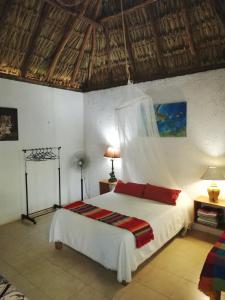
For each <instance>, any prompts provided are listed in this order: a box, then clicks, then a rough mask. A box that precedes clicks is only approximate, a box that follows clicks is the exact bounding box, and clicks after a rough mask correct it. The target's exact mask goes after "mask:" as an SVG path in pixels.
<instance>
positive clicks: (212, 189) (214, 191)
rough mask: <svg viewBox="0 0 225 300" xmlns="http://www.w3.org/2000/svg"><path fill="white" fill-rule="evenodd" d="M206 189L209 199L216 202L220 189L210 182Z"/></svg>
mask: <svg viewBox="0 0 225 300" xmlns="http://www.w3.org/2000/svg"><path fill="white" fill-rule="evenodd" d="M207 191H208V195H209V200H210V201H212V202H218V198H219V194H220V189H219V188H218V186H217V184H215V183H212V184H211V185H210V186H209V187H208V189H207Z"/></svg>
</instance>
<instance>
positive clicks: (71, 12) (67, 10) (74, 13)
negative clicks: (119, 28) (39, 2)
mask: <svg viewBox="0 0 225 300" xmlns="http://www.w3.org/2000/svg"><path fill="white" fill-rule="evenodd" d="M44 1H45V2H47V3H48V4H50V5H51V6H53V7H55V8H58V9H61V10H62V11H64V12H65V13H67V14H68V15H70V16H74V17H79V14H80V12H79V11H76V10H74V9H73V10H71V9H70V8H67V7H65V6H62V5H60V4H59V3H57V2H55V1H54V0H44ZM80 18H81V19H83V20H84V21H86V22H87V23H88V24H91V25H92V26H96V27H97V26H100V25H101V24H100V23H98V22H97V21H95V20H93V19H91V18H89V17H87V16H85V15H83V16H82V17H80Z"/></svg>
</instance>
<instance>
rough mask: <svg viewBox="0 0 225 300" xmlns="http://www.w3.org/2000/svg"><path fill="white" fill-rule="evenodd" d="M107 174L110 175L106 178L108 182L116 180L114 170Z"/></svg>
mask: <svg viewBox="0 0 225 300" xmlns="http://www.w3.org/2000/svg"><path fill="white" fill-rule="evenodd" d="M109 175H110V178H109V179H108V182H116V181H117V178H116V176H115V173H114V172H111V173H109Z"/></svg>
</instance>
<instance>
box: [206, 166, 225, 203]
mask: <svg viewBox="0 0 225 300" xmlns="http://www.w3.org/2000/svg"><path fill="white" fill-rule="evenodd" d="M201 179H204V180H211V185H210V186H209V187H208V189H207V191H208V195H209V200H210V201H212V202H217V201H218V197H219V194H220V189H219V187H218V185H217V183H216V182H215V180H225V177H224V174H223V172H222V168H219V167H208V168H207V170H206V171H205V173H204V174H203V175H202V177H201Z"/></svg>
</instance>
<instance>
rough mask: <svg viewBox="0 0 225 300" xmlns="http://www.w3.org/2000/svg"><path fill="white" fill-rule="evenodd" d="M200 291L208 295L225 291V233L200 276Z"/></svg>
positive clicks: (209, 255) (207, 259)
mask: <svg viewBox="0 0 225 300" xmlns="http://www.w3.org/2000/svg"><path fill="white" fill-rule="evenodd" d="M199 289H200V290H201V291H202V292H204V293H205V294H206V295H209V294H210V293H211V292H216V291H225V232H224V233H223V234H222V235H221V237H220V239H219V240H218V242H217V243H216V244H215V245H214V246H213V248H212V250H211V251H210V252H209V254H208V256H207V258H206V261H205V264H204V266H203V269H202V272H201V275H200V281H199Z"/></svg>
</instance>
